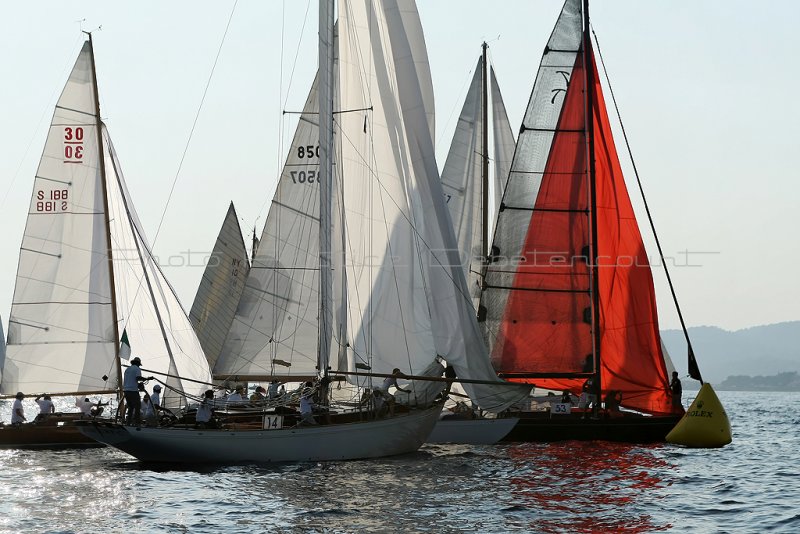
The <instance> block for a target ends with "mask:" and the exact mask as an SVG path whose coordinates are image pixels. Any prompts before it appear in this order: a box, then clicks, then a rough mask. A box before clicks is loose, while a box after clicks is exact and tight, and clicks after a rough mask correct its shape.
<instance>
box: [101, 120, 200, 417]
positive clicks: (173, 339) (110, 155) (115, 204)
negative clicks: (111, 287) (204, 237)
mask: <svg viewBox="0 0 800 534" xmlns="http://www.w3.org/2000/svg"><path fill="white" fill-rule="evenodd" d="M103 141H104V143H105V152H106V182H107V187H108V197H109V198H108V207H109V219H110V227H111V228H110V231H111V238H112V244H113V245H112V246H113V250H112V257H113V258H114V283H115V287H116V295H117V316H118V318H119V321H120V332H121V331H122V330H123V329H124V330H125V331H127V333H128V340H129V342H130V346H131V350H132V354H133V355H134V356H139V357H140V358H141V359H142V368H143V369H145V371H143V373H144V374H145V375H150V374H151V375H154V376H155V377H156V378H158V379H159V380H162V381H163V382H165V383H166V385H167V388H166V391H165V392H164V393H163V394H162V405H163V406H166V407H168V408H175V407H179V406H182V405H185V404H186V402H187V401H186V399H185V398H183V395H184V394H188V395H192V396H196V395H198V394H199V393H200V392H201V391H202V390H205V389H206V388H207V384H209V383H210V382H211V373H210V372H209V367H208V362H207V361H206V356H205V354H204V353H203V349H202V347H201V346H200V341H199V340H198V339H197V335H196V334H195V332H194V329H193V328H192V325H191V323H190V321H189V318H188V317H187V316H186V312H185V311H184V309H183V307H182V306H181V304H180V302H179V300H178V297H177V296H176V295H175V291H174V290H173V288H172V287H171V286H170V285H169V283H168V282H167V280H166V278H165V277H164V274H163V273H162V272H161V269H160V267H159V266H158V263H157V262H156V260H155V258H154V257H153V255H152V253H151V251H150V246H149V244H148V242H147V238H146V237H145V235H144V231H143V230H142V225H141V223H140V222H139V217H138V215H137V214H136V211H135V209H134V207H133V203H132V201H131V197H130V194H129V193H128V189H127V186H126V185H125V179H124V177H123V174H122V169H121V167H120V163H119V160H118V158H117V154H116V151H115V150H114V146H113V144H112V143H111V138H110V137H109V135H108V132H107V131H106V129H105V128H103ZM123 363H125V362H123ZM167 375H170V376H167Z"/></svg>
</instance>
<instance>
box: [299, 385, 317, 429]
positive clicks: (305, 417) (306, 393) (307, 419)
mask: <svg viewBox="0 0 800 534" xmlns="http://www.w3.org/2000/svg"><path fill="white" fill-rule="evenodd" d="M313 395H314V389H313V384H312V383H311V382H306V387H305V389H304V390H303V394H302V395H301V396H300V424H303V423H305V424H307V425H316V424H317V421H316V420H315V419H314V401H313V400H312V399H311V397H312V396H313Z"/></svg>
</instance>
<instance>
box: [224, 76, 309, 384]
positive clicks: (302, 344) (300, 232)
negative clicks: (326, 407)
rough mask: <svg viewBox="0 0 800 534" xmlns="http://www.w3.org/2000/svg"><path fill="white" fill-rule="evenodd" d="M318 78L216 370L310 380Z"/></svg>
mask: <svg viewBox="0 0 800 534" xmlns="http://www.w3.org/2000/svg"><path fill="white" fill-rule="evenodd" d="M318 108H319V103H318V101H317V81H316V80H315V81H314V83H313V85H312V87H311V91H310V92H309V95H308V98H307V99H306V103H305V106H304V107H303V113H302V114H301V115H300V120H299V122H298V125H297V130H296V131H295V135H294V138H293V140H292V144H291V148H290V150H289V154H288V156H287V158H286V163H285V165H284V167H283V172H282V173H281V176H280V179H279V181H278V188H277V190H276V191H275V195H274V197H273V200H272V205H271V206H270V209H269V213H268V215H267V221H266V224H265V225H264V231H263V233H262V234H261V241H260V243H259V246H258V250H257V251H256V255H255V257H254V258H253V263H252V265H251V267H250V272H249V274H248V276H247V281H246V282H245V286H244V290H243V292H242V296H241V299H240V301H239V306H238V308H237V310H236V315H235V317H234V319H233V323H232V324H231V327H230V330H229V332H228V336H227V338H226V340H225V343H224V345H223V348H222V352H221V353H220V355H219V358H218V359H217V361H216V363H215V365H214V369H213V374H214V376H215V377H218V378H221V377H226V376H236V377H239V378H243V379H246V378H247V377H253V378H257V377H264V376H276V375H278V376H294V377H312V376H316V374H317V369H316V367H317V332H318V329H319V320H318V313H319V310H318V307H319V184H318V179H317V173H318V168H319V117H318V115H317V110H318Z"/></svg>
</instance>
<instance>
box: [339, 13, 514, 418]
mask: <svg viewBox="0 0 800 534" xmlns="http://www.w3.org/2000/svg"><path fill="white" fill-rule="evenodd" d="M398 12H402V13H404V16H403V17H398V16H396V13H398ZM412 20H414V21H417V20H418V13H417V11H416V7H415V6H414V5H413V2H392V1H387V2H378V1H374V2H371V1H368V2H364V3H363V4H362V3H351V4H347V5H343V7H342V9H340V13H339V30H340V32H341V33H340V39H339V80H338V82H339V88H340V92H339V101H338V105H337V107H338V109H340V110H343V112H342V113H340V114H338V115H336V138H337V142H338V143H339V145H338V147H339V153H338V159H337V184H336V185H337V187H338V188H339V191H340V192H341V193H340V194H341V198H342V199H343V203H344V206H343V209H342V210H341V213H342V218H343V221H342V224H343V228H344V233H345V236H346V237H345V241H344V243H345V245H344V248H345V250H344V252H345V254H346V263H345V269H346V276H345V278H346V283H347V293H346V294H347V301H346V302H345V303H343V306H344V307H345V308H346V310H347V314H348V315H347V325H348V330H347V336H348V337H347V365H348V369H347V370H348V371H355V370H356V369H357V368H358V365H359V364H360V365H364V366H369V367H371V369H372V370H373V371H375V372H379V373H381V372H384V373H385V372H391V370H392V369H393V368H395V367H398V368H400V369H401V370H403V371H404V372H408V373H411V374H423V373H425V372H430V371H431V370H435V369H437V367H436V366H435V365H433V364H434V363H435V360H436V358H437V356H441V357H443V358H444V359H445V360H447V362H448V363H449V364H451V365H453V366H454V367H455V368H456V371H457V373H458V376H460V377H461V378H472V379H481V380H487V381H488V380H495V381H496V380H497V379H496V376H495V374H494V372H493V371H492V369H491V366H490V365H489V361H488V358H487V356H486V352H485V348H484V347H483V343H482V341H481V337H480V333H479V331H478V328H477V323H476V322H475V318H474V312H473V308H472V306H471V305H470V300H469V293H468V291H467V288H466V281H465V279H464V274H463V270H462V269H461V266H460V260H459V252H458V244H457V242H456V240H455V235H454V233H453V229H452V223H451V221H450V217H449V214H448V212H447V207H446V205H445V203H444V192H443V190H442V186H441V183H440V181H439V177H438V171H437V169H436V162H435V158H434V150H433V140H432V137H431V132H430V123H429V121H428V118H427V116H426V113H425V111H426V109H427V107H426V104H425V102H426V100H425V95H427V94H429V92H430V91H429V90H427V89H425V84H426V83H427V82H426V80H428V79H429V78H428V76H422V75H416V76H415V75H414V73H413V72H412V69H409V68H401V67H400V66H402V65H403V64H404V63H403V61H402V60H401V59H398V56H396V55H394V53H393V51H397V50H415V51H416V53H417V54H422V53H423V51H424V50H425V48H424V41H421V42H417V43H416V44H413V45H412V44H410V43H409V42H408V41H407V40H408V39H409V38H410V37H411V36H413V35H414V34H413V32H412V33H411V34H409V33H408V32H406V31H405V30H403V28H402V25H403V24H408V23H410V21H412ZM419 38H420V39H421V34H420V35H419ZM370 39H372V42H373V43H374V42H376V41H375V40H376V39H379V41H377V42H380V43H382V45H383V46H372V47H366V46H364V43H367V42H370ZM401 56H402V55H401ZM402 57H406V56H402ZM414 62H415V64H417V65H425V64H427V61H426V60H425V61H421V60H417V59H416V58H415V60H414ZM398 65H400V66H398ZM421 70H422V69H421V68H418V69H416V71H417V72H418V73H419V72H420V71H421ZM400 72H402V73H403V75H402V76H400V75H399V73H400ZM348 110H362V111H360V112H359V111H348ZM342 370H344V369H342ZM467 390H468V392H469V393H470V395H471V396H472V398H473V399H475V400H476V401H477V402H479V403H480V404H481V405H482V406H483V407H485V408H487V409H495V410H499V409H503V408H504V407H506V406H508V405H510V404H511V403H513V402H514V401H516V400H518V399H519V398H520V397H523V396H525V395H526V390H525V389H524V388H513V387H508V386H505V385H496V386H495V385H482V386H468V387H467Z"/></svg>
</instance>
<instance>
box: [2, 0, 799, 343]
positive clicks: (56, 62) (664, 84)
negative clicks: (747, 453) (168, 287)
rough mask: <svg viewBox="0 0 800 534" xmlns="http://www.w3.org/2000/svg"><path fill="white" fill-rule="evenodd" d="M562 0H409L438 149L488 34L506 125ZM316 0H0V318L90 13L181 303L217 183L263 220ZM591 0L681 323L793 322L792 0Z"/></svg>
mask: <svg viewBox="0 0 800 534" xmlns="http://www.w3.org/2000/svg"><path fill="white" fill-rule="evenodd" d="M561 5H562V2H561V1H559V0H494V1H486V0H483V1H478V0H419V1H418V7H419V11H420V16H421V19H422V24H423V28H424V31H425V38H426V43H427V48H428V55H429V59H430V64H431V69H432V73H433V83H434V90H435V97H436V113H437V115H436V148H437V159H438V161H439V166H440V168H441V166H442V165H443V164H444V160H445V158H446V155H447V150H448V147H449V144H450V140H451V138H452V134H453V129H454V127H455V122H456V120H457V117H458V114H459V111H460V109H461V106H462V104H463V99H464V96H465V94H466V89H467V84H468V81H469V80H470V77H471V75H472V70H473V69H474V68H475V63H476V61H477V58H478V55H479V54H480V45H481V43H482V42H483V41H484V40H485V41H487V42H488V43H489V47H490V48H489V50H490V52H489V53H490V61H491V62H492V64H493V66H494V68H495V71H496V73H497V77H498V81H499V83H500V87H501V90H502V92H503V96H504V100H505V104H506V107H507V110H508V113H509V118H510V121H511V124H512V127H513V129H514V130H515V131H516V130H518V128H519V126H520V122H521V119H522V115H523V113H524V111H525V107H526V105H527V102H528V98H529V96H530V91H531V88H532V85H533V80H534V77H535V75H536V71H537V68H538V65H539V61H540V59H541V53H542V50H543V48H544V46H545V44H546V42H547V39H548V37H549V35H550V32H551V31H552V28H553V25H554V24H555V21H556V18H557V16H558V13H559V12H560V10H561ZM234 6H235V9H234ZM316 10H317V3H316V1H315V0H312V1H310V2H309V1H307V0H284V1H279V0H271V1H264V0H238V2H235V1H234V0H226V1H223V0H215V1H210V0H191V1H189V0H172V1H170V2H161V1H154V0H139V1H137V2H132V1H125V0H121V1H117V2H107V1H90V0H83V1H77V0H64V1H59V2H49V1H38V0H29V1H26V2H14V3H7V4H5V5H4V17H3V18H4V20H5V25H4V31H3V32H0V50H2V51H3V53H2V54H0V69H1V71H2V72H3V83H2V84H0V101H2V102H5V106H4V110H3V118H2V121H1V122H0V124H2V127H0V151H2V152H0V155H2V157H0V228H2V245H3V246H2V251H3V252H2V254H0V316H2V317H3V320H4V322H5V321H6V320H7V317H8V312H9V310H10V307H11V299H12V295H13V290H14V280H15V274H16V267H17V257H18V250H19V245H20V241H21V239H22V233H23V230H24V225H25V219H26V214H27V208H28V203H29V201H30V195H31V191H32V183H33V177H34V175H35V171H36V167H37V165H38V161H39V157H40V155H41V151H42V147H43V145H44V140H45V136H46V133H47V129H48V126H49V122H50V119H51V117H52V113H53V106H54V105H55V102H56V100H57V99H58V96H59V94H60V92H61V89H62V88H63V85H64V83H65V81H66V77H67V75H68V74H69V71H70V69H71V67H72V65H73V63H74V61H75V58H76V56H77V53H78V51H79V50H80V46H81V43H82V40H83V35H82V34H81V33H80V30H81V28H82V29H84V30H94V31H95V32H94V33H93V39H94V45H95V56H96V64H97V76H98V86H99V92H100V96H101V100H100V104H101V115H102V116H103V119H104V121H105V122H106V124H107V125H108V128H109V131H110V133H111V136H112V138H113V140H114V144H115V147H116V149H117V153H118V155H119V158H120V161H121V164H122V169H123V172H124V174H125V177H126V181H127V183H128V187H129V190H130V192H131V195H132V198H133V202H134V204H135V206H136V210H137V211H138V214H139V217H140V219H141V221H142V223H143V225H144V227H145V231H146V232H147V235H148V237H149V239H150V241H151V243H153V242H154V247H153V248H154V253H155V254H156V255H157V256H158V258H159V261H160V263H161V264H162V266H163V267H164V271H165V274H166V275H167V277H168V278H169V280H170V282H171V283H172V284H173V286H174V287H175V289H176V291H177V293H178V296H179V298H180V300H181V302H182V303H183V305H184V307H185V308H186V309H187V310H188V309H189V308H190V307H191V304H192V301H193V299H194V295H195V292H196V290H197V286H198V284H199V281H200V278H201V276H202V272H203V268H204V264H203V259H204V258H205V257H206V256H207V255H208V254H209V252H210V250H211V248H212V247H213V244H214V241H215V239H216V236H217V233H218V232H219V229H220V226H221V224H222V221H223V218H224V216H225V213H226V211H227V208H228V204H229V202H231V201H233V202H234V204H235V206H236V209H237V213H238V215H239V217H240V223H241V225H242V227H243V229H244V231H245V233H250V232H252V228H253V227H256V228H257V229H258V233H259V234H260V232H261V227H262V226H263V224H264V219H265V216H266V212H267V209H268V206H269V201H270V200H271V198H272V194H273V192H274V189H275V185H276V179H277V176H278V175H279V173H280V169H281V166H282V161H283V159H284V158H285V149H286V146H287V144H288V140H289V139H290V138H291V135H292V133H293V131H294V123H293V119H294V116H292V115H284V114H283V113H282V112H283V111H299V110H300V109H301V108H302V103H303V101H304V100H305V97H306V94H307V91H308V88H309V87H310V84H311V80H312V79H313V76H314V73H315V71H316V63H317V55H316V54H317V52H316V47H317V42H316V28H317V13H316ZM590 10H591V15H592V24H593V26H594V31H595V32H596V34H597V38H598V40H599V44H600V51H601V52H602V54H603V59H604V61H605V65H606V68H607V69H608V72H609V76H610V79H611V83H612V86H613V89H614V93H615V96H616V99H617V102H618V104H619V106H620V112H621V114H622V119H623V121H624V124H625V128H626V131H627V134H628V138H629V141H630V143H631V148H632V151H633V155H634V158H635V161H636V166H637V168H638V170H639V174H640V177H641V179H642V182H643V184H644V188H645V193H646V195H647V198H648V202H649V205H650V209H651V211H652V214H653V217H654V219H655V223H656V228H657V231H658V233H659V238H660V240H661V243H662V246H663V248H664V251H665V254H666V255H667V256H668V257H669V258H670V259H669V260H668V265H671V266H672V267H671V270H670V273H671V275H672V277H673V281H674V283H675V289H676V291H677V295H678V298H679V301H680V304H681V309H682V311H683V314H684V318H685V320H686V323H687V326H700V325H712V326H719V327H722V328H725V329H728V330H735V329H740V328H745V327H748V326H755V325H761V324H769V323H774V322H781V321H790V320H799V319H800V303H799V301H800V299H798V297H800V276H798V275H797V273H796V271H795V269H796V268H797V266H798V265H800V240H799V239H798V237H797V227H798V215H797V211H798V208H800V185H798V170H797V163H796V161H797V151H798V149H800V144H799V143H798V141H800V98H798V96H797V94H796V92H797V87H798V82H799V80H798V71H797V60H796V58H795V56H796V50H798V49H800V32H797V28H796V21H797V20H798V18H800V2H794V1H791V0H784V1H780V0H773V1H770V2H763V3H762V2H752V1H742V0H697V1H693V2H677V1H671V0H649V1H647V2H643V1H641V0H605V1H601V0H597V1H595V2H593V3H592V4H591V6H590ZM231 12H233V16H232V18H230V26H229V27H227V25H228V20H229V17H230V16H231ZM226 27H227V34H226ZM223 35H225V37H224V40H223ZM221 44H222V46H221V48H220V45H221ZM218 51H219V57H218V59H217V53H218ZM215 61H216V67H214V65H215ZM212 68H214V74H213V76H211V78H210V83H209V76H210V75H211V71H212ZM206 88H207V90H206ZM606 99H607V100H610V97H609V95H608V91H606ZM201 102H202V106H201ZM198 110H199V114H198ZM611 114H612V115H613V114H614V113H613V112H611ZM195 119H196V122H195ZM190 135H191V139H190ZM616 141H617V147H618V151H619V152H620V155H621V159H623V161H625V159H626V156H625V154H626V150H625V149H624V144H623V141H622V139H621V137H619V135H618V136H617V138H616ZM187 147H188V148H187ZM623 168H625V169H626V170H629V169H630V166H629V165H626V164H623ZM176 177H177V179H176ZM626 177H627V180H628V187H629V190H630V193H631V197H632V198H634V200H635V202H634V204H635V207H636V208H637V209H638V210H639V213H640V214H641V215H640V216H639V224H640V228H641V229H642V233H643V234H644V235H645V236H646V244H647V245H648V252H649V254H650V257H651V259H652V260H653V261H654V263H660V262H659V261H658V260H657V254H656V250H655V248H654V247H653V246H652V239H651V238H650V237H649V235H650V231H649V229H648V228H647V223H646V220H645V218H644V214H643V212H642V210H641V202H639V201H637V200H636V199H638V196H639V194H638V191H637V190H636V189H634V188H635V187H636V185H635V180H634V176H633V174H632V173H631V172H628V174H627V176H626ZM173 184H174V190H173ZM168 199H169V203H168ZM162 218H163V221H162ZM654 279H655V282H656V293H657V298H658V303H659V318H660V324H661V327H662V328H676V327H677V326H678V325H679V323H678V319H677V316H676V314H675V311H674V306H673V304H672V302H671V298H670V294H669V290H668V287H667V285H666V283H665V278H664V274H663V270H661V269H659V268H656V269H654Z"/></svg>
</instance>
